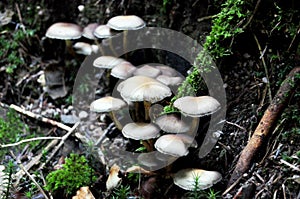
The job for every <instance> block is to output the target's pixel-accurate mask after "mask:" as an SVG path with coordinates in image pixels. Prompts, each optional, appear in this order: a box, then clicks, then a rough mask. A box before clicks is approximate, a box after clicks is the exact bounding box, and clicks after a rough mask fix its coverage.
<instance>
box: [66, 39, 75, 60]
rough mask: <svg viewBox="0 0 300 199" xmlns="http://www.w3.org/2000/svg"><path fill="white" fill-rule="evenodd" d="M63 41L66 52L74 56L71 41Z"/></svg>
mask: <svg viewBox="0 0 300 199" xmlns="http://www.w3.org/2000/svg"><path fill="white" fill-rule="evenodd" d="M65 43H66V49H67V51H68V53H69V54H70V55H72V57H75V52H74V49H73V46H72V41H71V40H65Z"/></svg>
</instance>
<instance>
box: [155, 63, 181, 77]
mask: <svg viewBox="0 0 300 199" xmlns="http://www.w3.org/2000/svg"><path fill="white" fill-rule="evenodd" d="M154 67H155V68H157V69H159V70H160V71H161V73H162V75H166V76H169V77H175V76H178V72H177V71H176V70H175V69H174V68H171V67H170V66H166V65H159V66H154Z"/></svg>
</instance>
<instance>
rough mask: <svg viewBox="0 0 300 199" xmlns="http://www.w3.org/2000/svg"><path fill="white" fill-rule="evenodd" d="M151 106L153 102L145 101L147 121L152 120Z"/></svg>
mask: <svg viewBox="0 0 300 199" xmlns="http://www.w3.org/2000/svg"><path fill="white" fill-rule="evenodd" d="M150 107H151V103H150V102H147V101H144V110H145V122H149V121H150V115H149V112H150Z"/></svg>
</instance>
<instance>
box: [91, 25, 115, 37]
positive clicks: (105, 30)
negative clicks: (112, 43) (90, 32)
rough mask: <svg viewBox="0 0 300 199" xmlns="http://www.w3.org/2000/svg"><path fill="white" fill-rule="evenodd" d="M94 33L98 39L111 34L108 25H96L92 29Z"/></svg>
mask: <svg viewBox="0 0 300 199" xmlns="http://www.w3.org/2000/svg"><path fill="white" fill-rule="evenodd" d="M94 35H95V36H96V37H97V38H99V39H104V38H110V37H112V36H113V34H112V33H111V29H110V27H109V26H107V25H100V26H98V27H97V28H96V29H95V31H94Z"/></svg>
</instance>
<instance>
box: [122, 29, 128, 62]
mask: <svg viewBox="0 0 300 199" xmlns="http://www.w3.org/2000/svg"><path fill="white" fill-rule="evenodd" d="M127 35H128V30H124V35H123V50H124V53H125V54H126V53H127ZM125 56H126V55H125ZM126 58H127V57H126Z"/></svg>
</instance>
